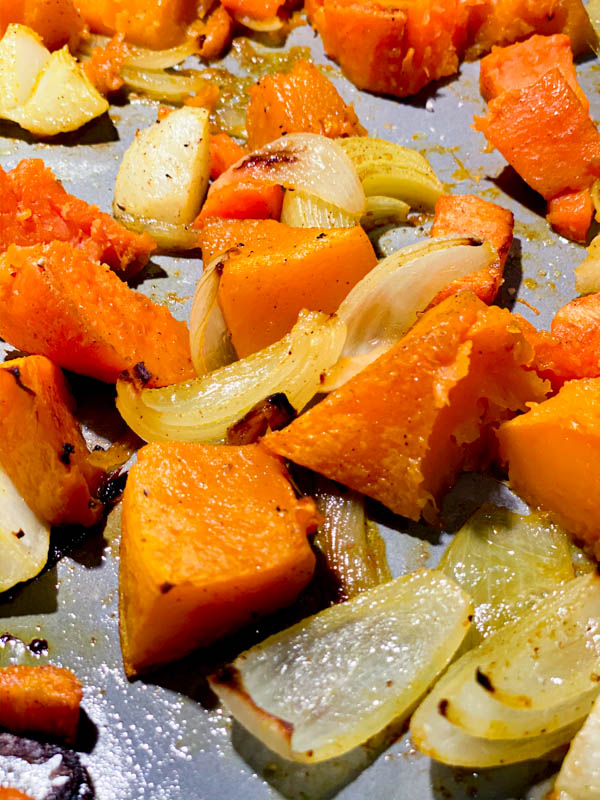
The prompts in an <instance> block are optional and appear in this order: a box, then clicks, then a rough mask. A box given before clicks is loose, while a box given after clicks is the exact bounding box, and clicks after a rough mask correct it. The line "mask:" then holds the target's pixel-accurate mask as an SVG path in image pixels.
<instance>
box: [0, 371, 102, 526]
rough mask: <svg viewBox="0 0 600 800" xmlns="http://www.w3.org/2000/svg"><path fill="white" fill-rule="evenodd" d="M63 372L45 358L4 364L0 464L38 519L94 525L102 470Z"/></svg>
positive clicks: (0, 381)
mask: <svg viewBox="0 0 600 800" xmlns="http://www.w3.org/2000/svg"><path fill="white" fill-rule="evenodd" d="M72 407H73V400H72V398H71V395H70V392H69V389H68V387H67V384H66V381H65V379H64V377H63V374H62V372H61V371H60V369H59V368H58V367H57V366H56V365H55V364H53V363H52V362H51V361H49V360H48V359H47V358H44V357H43V356H28V357H27V358H18V359H15V360H14V361H5V362H4V363H3V364H1V365H0V463H1V464H2V466H3V468H4V469H5V470H6V472H7V473H8V475H9V477H10V479H11V480H12V482H13V483H14V485H15V486H16V487H17V489H18V490H19V491H20V492H21V494H22V495H23V498H24V499H25V502H26V503H27V505H28V506H29V507H30V508H31V510H32V511H33V512H34V513H35V514H37V516H38V517H39V518H40V519H41V520H44V521H45V522H49V523H51V524H52V525H58V524H61V523H79V524H81V525H92V524H93V523H94V522H96V521H97V520H98V518H99V516H100V514H101V512H102V504H101V503H100V502H99V501H98V500H96V499H95V497H96V492H97V490H98V486H99V483H100V480H101V478H102V476H103V474H104V472H103V470H101V469H98V468H97V467H94V466H92V464H91V463H90V461H89V452H88V449H87V445H86V443H85V440H84V438H83V436H82V434H81V428H80V426H79V423H78V422H77V420H76V419H75V417H74V416H73V414H72V411H71V409H72Z"/></svg>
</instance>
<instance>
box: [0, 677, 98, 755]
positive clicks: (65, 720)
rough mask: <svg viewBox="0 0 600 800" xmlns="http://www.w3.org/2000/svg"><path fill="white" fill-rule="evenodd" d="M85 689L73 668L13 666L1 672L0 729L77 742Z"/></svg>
mask: <svg viewBox="0 0 600 800" xmlns="http://www.w3.org/2000/svg"><path fill="white" fill-rule="evenodd" d="M82 696H83V689H82V686H81V682H80V681H79V679H78V678H77V677H76V676H75V675H74V674H73V673H72V672H71V670H69V669H64V668H63V667H53V666H50V665H48V664H46V665H42V666H35V667H30V666H20V665H19V666H11V667H3V668H2V669H0V726H2V727H3V728H7V729H8V730H9V731H11V733H41V734H46V735H48V736H52V737H58V738H61V739H64V740H65V741H67V742H70V743H72V742H74V741H75V738H76V733H77V725H78V723H79V713H80V704H81V698H82Z"/></svg>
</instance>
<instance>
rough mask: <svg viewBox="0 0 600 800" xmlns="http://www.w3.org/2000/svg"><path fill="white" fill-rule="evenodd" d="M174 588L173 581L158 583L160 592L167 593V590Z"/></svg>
mask: <svg viewBox="0 0 600 800" xmlns="http://www.w3.org/2000/svg"><path fill="white" fill-rule="evenodd" d="M174 588H175V584H174V583H169V581H165V582H164V583H161V585H160V591H161V592H162V594H167V592H170V591H171V589H174Z"/></svg>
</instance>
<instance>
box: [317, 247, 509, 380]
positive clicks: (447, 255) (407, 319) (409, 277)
mask: <svg viewBox="0 0 600 800" xmlns="http://www.w3.org/2000/svg"><path fill="white" fill-rule="evenodd" d="M496 258H497V255H496V252H495V251H494V249H493V248H492V247H491V246H490V245H489V244H488V243H487V242H484V243H483V244H481V243H480V242H478V241H476V240H473V239H466V238H452V237H450V238H440V239H431V240H428V241H426V242H422V243H419V244H416V245H410V246H409V247H404V248H402V249H401V250H398V251H397V252H396V253H392V255H391V256H388V257H387V258H384V259H383V260H382V261H380V262H379V264H378V265H377V266H376V267H375V268H374V269H372V270H371V272H369V273H368V274H367V275H365V277H364V278H363V279H362V280H361V281H359V282H358V283H357V284H356V286H354V288H353V289H352V290H351V291H350V293H349V294H348V295H347V297H346V299H345V300H344V301H343V302H342V304H341V305H340V307H339V309H338V311H337V315H338V316H339V318H340V319H341V320H342V321H343V322H345V323H346V325H347V328H348V333H347V336H346V343H345V345H344V350H343V352H342V358H341V359H340V362H339V363H338V364H337V365H336V366H335V367H334V368H333V370H331V372H330V373H329V374H328V375H327V378H326V380H325V382H324V385H323V387H322V388H323V391H331V390H332V389H336V388H338V387H339V386H341V385H342V384H343V383H345V382H346V381H347V380H349V379H350V378H351V377H353V376H354V375H356V373H358V372H360V371H361V370H362V369H364V368H365V367H366V366H367V365H368V364H370V363H371V362H372V361H374V360H375V359H376V358H378V357H379V356H380V355H381V354H382V353H385V352H386V350H389V349H390V347H392V346H393V345H394V344H395V343H396V342H397V341H398V340H399V339H400V338H401V337H402V336H403V335H404V334H405V333H406V332H407V331H408V329H409V328H410V327H411V326H412V325H413V324H414V322H415V321H416V319H417V316H418V314H420V313H421V312H422V311H424V310H425V309H426V308H427V306H428V305H429V304H430V303H431V301H432V300H433V299H434V297H435V296H436V294H437V293H438V292H439V291H440V290H441V289H443V288H444V287H445V286H447V285H448V284H449V283H451V282H452V281H455V280H457V279H459V278H462V277H464V276H465V275H468V274H470V273H471V272H477V271H479V270H481V269H485V268H486V267H489V266H490V265H491V264H492V263H493V262H494V261H495V259H496Z"/></svg>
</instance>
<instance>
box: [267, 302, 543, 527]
mask: <svg viewBox="0 0 600 800" xmlns="http://www.w3.org/2000/svg"><path fill="white" fill-rule="evenodd" d="M532 361H533V350H532V348H531V347H530V346H529V344H528V343H527V342H526V341H525V339H524V337H523V335H522V334H521V332H520V330H519V328H518V326H517V325H516V324H515V323H514V322H513V320H512V315H511V314H510V313H509V312H508V311H506V310H505V309H499V308H497V307H494V306H486V305H485V304H484V303H482V302H481V301H480V300H479V299H478V298H477V297H475V295H473V294H471V293H470V292H459V293H457V294H453V295H451V296H450V297H449V298H448V299H446V300H444V301H443V302H442V303H440V304H439V305H437V306H434V307H433V308H432V309H430V310H429V311H427V312H426V313H425V314H424V315H423V316H422V317H421V319H420V320H419V321H418V322H417V323H416V325H415V326H414V327H413V328H412V329H411V330H410V331H409V332H408V333H407V334H406V336H405V337H404V338H402V339H401V340H400V341H399V342H398V343H397V344H396V345H395V346H394V347H393V348H392V349H391V350H389V351H388V352H387V353H384V355H382V356H380V357H379V358H378V359H377V360H376V361H374V362H373V363H372V364H370V365H369V366H368V367H366V368H365V369H364V370H363V371H362V372H360V373H359V374H358V375H356V377H354V378H352V379H351V380H350V381H348V382H347V383H346V384H344V385H343V386H342V387H341V388H340V389H338V390H336V391H334V392H333V393H332V394H330V395H329V396H328V397H327V398H326V399H325V400H323V402H321V403H319V404H318V405H316V406H314V407H313V408H311V409H309V410H308V411H307V412H306V413H304V414H302V415H301V416H300V417H298V418H297V419H296V420H294V421H293V422H292V423H291V424H290V425H289V426H288V427H287V428H284V429H283V430H282V431H278V432H276V433H272V434H268V435H267V436H266V437H265V438H264V439H263V440H262V442H263V445H264V446H265V447H268V448H269V449H270V450H271V451H272V452H274V453H278V454H279V455H282V456H284V457H285V458H288V459H290V460H291V461H295V462H296V463H298V464H302V465H303V466H306V467H309V468H310V469H313V470H315V471H316V472H320V473H322V474H323V475H325V476H327V477H329V478H332V479H333V480H336V481H339V482H340V483H343V484H345V485H346V486H349V487H351V488H353V489H357V490H358V491H360V492H363V493H364V494H366V495H368V496H369V497H373V498H375V499H376V500H379V501H380V502H382V503H384V504H385V505H386V506H388V508H390V509H391V510H392V511H394V512H395V513H397V514H402V515H403V516H405V517H409V518H410V519H415V520H417V519H419V518H420V517H421V515H423V516H424V517H425V519H427V520H428V521H431V522H435V521H437V513H438V508H439V504H440V501H441V498H442V497H443V495H444V493H445V492H446V491H447V490H448V489H449V488H450V487H451V486H452V483H453V482H454V480H455V478H456V476H457V475H458V473H459V472H460V471H461V470H462V469H465V468H468V469H474V468H478V467H480V466H482V465H483V464H485V463H486V460H488V459H489V457H490V454H489V452H488V448H487V443H488V441H489V435H490V431H491V430H493V429H494V428H495V427H496V426H497V425H498V423H499V422H500V421H502V420H504V419H507V418H510V417H511V416H513V414H514V413H515V412H517V411H518V410H524V409H525V407H526V403H527V402H528V401H530V400H541V399H543V398H544V397H545V396H546V394H547V391H548V384H547V383H546V382H544V381H542V380H541V379H540V378H538V376H537V375H536V374H535V372H531V371H527V368H528V367H529V365H530V364H531V362H532Z"/></svg>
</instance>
